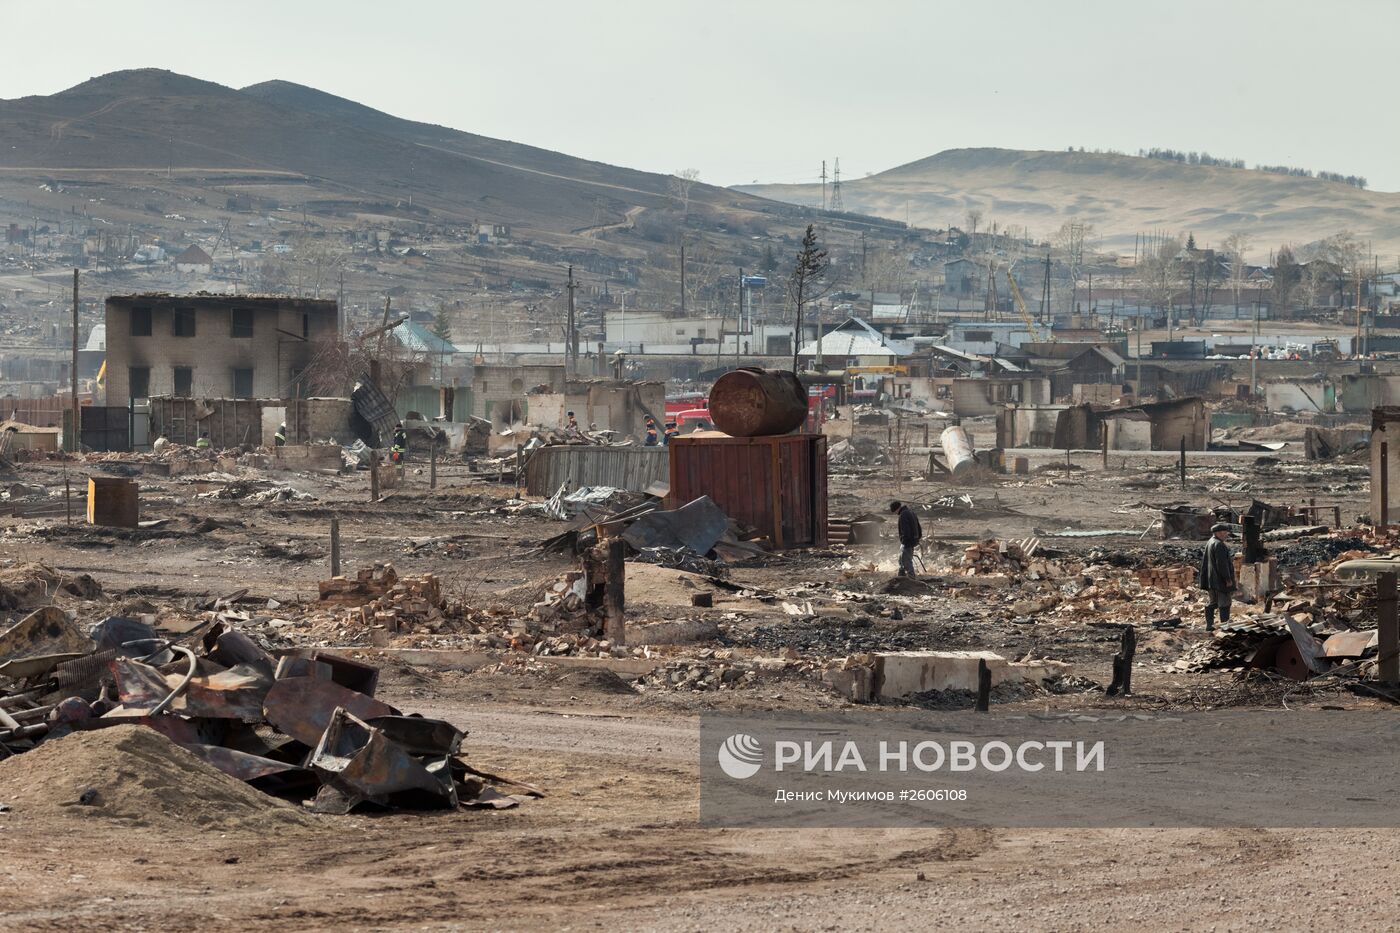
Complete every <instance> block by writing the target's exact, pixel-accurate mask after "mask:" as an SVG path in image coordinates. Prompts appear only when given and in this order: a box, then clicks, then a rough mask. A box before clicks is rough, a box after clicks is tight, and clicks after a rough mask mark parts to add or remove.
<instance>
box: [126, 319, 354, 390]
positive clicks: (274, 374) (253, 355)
mask: <svg viewBox="0 0 1400 933" xmlns="http://www.w3.org/2000/svg"><path fill="white" fill-rule="evenodd" d="M106 325H107V326H106V336H107V401H106V404H107V405H108V406H125V405H127V404H128V403H129V402H130V401H131V400H132V399H134V398H135V399H139V398H149V397H151V396H153V395H161V396H166V395H168V396H175V397H179V398H235V399H237V398H245V399H246V398H284V397H289V396H304V395H305V394H306V392H305V391H303V390H302V389H301V387H300V386H299V385H298V382H299V379H300V376H301V374H302V372H303V370H305V369H306V368H307V366H308V365H309V364H310V362H311V359H312V356H313V355H314V353H315V350H316V345H317V344H318V343H320V342H322V341H327V340H335V339H338V338H339V336H340V325H339V315H338V312H337V308H336V303H335V302H334V301H323V300H320V299H311V298H281V297H247V296H242V295H114V296H112V297H110V298H108V299H107V319H106Z"/></svg>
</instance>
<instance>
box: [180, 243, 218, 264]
mask: <svg viewBox="0 0 1400 933" xmlns="http://www.w3.org/2000/svg"><path fill="white" fill-rule="evenodd" d="M175 263H176V265H188V266H212V265H213V264H214V260H213V259H210V258H209V254H208V253H206V252H205V251H204V250H202V249H200V248H199V247H198V246H191V247H189V248H188V249H186V250H185V251H184V252H183V253H180V255H178V256H176V257H175Z"/></svg>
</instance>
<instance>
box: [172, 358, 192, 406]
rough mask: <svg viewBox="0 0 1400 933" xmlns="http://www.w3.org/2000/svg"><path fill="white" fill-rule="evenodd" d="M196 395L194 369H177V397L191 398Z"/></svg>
mask: <svg viewBox="0 0 1400 933" xmlns="http://www.w3.org/2000/svg"><path fill="white" fill-rule="evenodd" d="M193 394H194V369H193V368H192V367H189V366H176V367H175V397H176V398H189V397H190V396H191V395H193Z"/></svg>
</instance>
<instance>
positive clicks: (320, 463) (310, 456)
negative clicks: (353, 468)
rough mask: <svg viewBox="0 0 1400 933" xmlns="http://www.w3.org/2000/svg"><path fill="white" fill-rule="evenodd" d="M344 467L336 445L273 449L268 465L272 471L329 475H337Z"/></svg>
mask: <svg viewBox="0 0 1400 933" xmlns="http://www.w3.org/2000/svg"><path fill="white" fill-rule="evenodd" d="M344 465H345V461H344V459H343V458H342V457H341V453H340V447H339V446H338V445H336V444H289V445H287V446H286V447H274V448H273V449H272V461H271V462H270V463H269V464H268V466H269V467H270V468H271V469H274V470H299V471H303V472H311V471H324V472H330V473H339V472H340V471H341V470H342V469H343V468H344Z"/></svg>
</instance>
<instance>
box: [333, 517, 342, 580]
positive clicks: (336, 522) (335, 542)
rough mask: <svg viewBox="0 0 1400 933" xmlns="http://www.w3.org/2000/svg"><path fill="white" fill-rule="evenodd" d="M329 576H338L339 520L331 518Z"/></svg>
mask: <svg viewBox="0 0 1400 933" xmlns="http://www.w3.org/2000/svg"><path fill="white" fill-rule="evenodd" d="M331 576H333V577H338V576H340V519H338V518H336V517H335V516H331Z"/></svg>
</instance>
